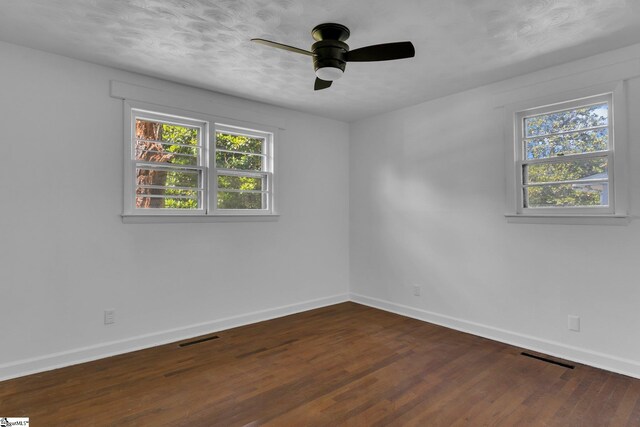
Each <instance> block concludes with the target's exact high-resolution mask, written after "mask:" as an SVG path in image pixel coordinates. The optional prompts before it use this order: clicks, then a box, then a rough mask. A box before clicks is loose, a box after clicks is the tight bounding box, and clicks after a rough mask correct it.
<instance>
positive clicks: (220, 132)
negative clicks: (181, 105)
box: [124, 104, 274, 216]
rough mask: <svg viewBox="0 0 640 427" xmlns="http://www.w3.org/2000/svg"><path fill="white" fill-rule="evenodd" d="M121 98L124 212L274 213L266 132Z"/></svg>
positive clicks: (269, 141)
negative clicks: (124, 101)
mask: <svg viewBox="0 0 640 427" xmlns="http://www.w3.org/2000/svg"><path fill="white" fill-rule="evenodd" d="M127 105H128V113H129V114H128V117H129V119H130V120H129V121H128V122H129V123H128V124H129V125H130V126H127V132H126V136H125V162H126V164H125V183H124V185H125V203H124V215H125V216H136V215H140V216H216V215H223V216H234V215H242V216H248V215H273V214H274V208H273V133H272V132H269V131H265V130H259V129H258V130H257V129H252V128H245V127H239V126H235V125H230V124H222V123H218V122H219V120H218V119H216V118H215V117H209V116H205V115H202V116H197V115H194V116H196V117H193V116H188V115H182V114H174V112H172V113H171V114H169V113H167V112H166V111H156V110H151V109H147V108H138V107H137V106H134V105H129V104H127Z"/></svg>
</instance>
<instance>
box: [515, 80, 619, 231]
mask: <svg viewBox="0 0 640 427" xmlns="http://www.w3.org/2000/svg"><path fill="white" fill-rule="evenodd" d="M603 104H606V106H607V113H608V117H607V122H606V125H604V124H601V125H598V126H595V127H582V128H571V129H568V130H566V131H563V130H560V131H554V132H553V133H546V134H545V133H543V134H538V135H536V134H532V135H527V134H526V132H525V129H524V127H525V120H526V119H530V118H535V117H542V116H544V115H550V114H562V113H563V112H574V111H575V110H578V109H580V108H588V107H591V106H593V108H594V109H595V108H597V106H601V105H603ZM504 111H505V113H506V115H505V128H506V129H507V131H506V132H505V140H506V141H505V143H506V144H507V150H508V152H509V153H510V155H509V156H508V158H507V160H506V163H505V164H506V168H507V174H506V180H507V182H506V189H507V194H506V206H507V213H506V214H505V217H507V219H508V220H509V222H526V223H556V224H626V223H627V222H628V212H627V203H628V194H627V191H628V187H627V167H626V163H627V156H626V152H627V146H628V141H627V132H626V96H625V83H624V81H619V82H613V83H607V84H601V85H597V86H593V87H587V88H584V89H580V90H573V91H568V92H560V93H555V94H551V95H547V96H545V97H541V98H536V99H532V100H525V101H521V102H517V103H513V104H511V105H508V106H505V107H504ZM509 129H510V131H509ZM584 132H604V133H606V134H608V146H607V147H606V149H596V150H593V151H589V152H587V151H581V152H567V153H564V152H561V153H555V154H553V153H551V154H548V155H543V156H539V157H536V156H535V155H532V154H531V153H530V152H528V151H527V148H526V144H527V143H528V142H531V144H532V145H531V147H535V143H534V142H535V141H534V140H538V141H537V143H539V144H542V142H541V141H542V140H543V139H544V138H545V137H547V138H549V137H551V138H558V137H563V136H567V138H569V139H571V136H572V134H573V135H574V136H575V134H578V133H584ZM565 134H566V135H565ZM550 147H551V145H550ZM576 162H583V163H584V162H592V163H595V162H600V163H601V164H604V165H605V166H604V167H605V168H606V173H602V174H595V175H592V176H585V177H580V178H579V179H575V178H573V179H568V180H566V181H553V180H550V181H544V180H542V181H530V180H529V179H528V178H529V177H528V176H527V171H528V170H529V168H534V169H533V170H536V169H535V168H538V169H537V170H538V171H540V170H545V168H547V170H553V168H558V169H560V168H562V167H568V166H569V165H570V164H574V163H576ZM535 187H539V188H542V187H546V188H549V187H556V188H559V187H564V188H565V189H569V188H571V189H576V191H580V189H584V191H585V192H586V191H592V192H593V193H596V191H595V190H594V189H595V188H597V189H598V191H599V192H600V193H598V194H600V202H599V203H600V204H597V205H593V206H588V205H579V204H578V205H576V206H568V205H559V206H553V205H552V204H548V205H544V204H538V205H536V203H529V201H528V199H527V195H528V194H529V191H531V192H535V190H531V189H533V188H535Z"/></svg>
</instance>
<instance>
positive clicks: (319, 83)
mask: <svg viewBox="0 0 640 427" xmlns="http://www.w3.org/2000/svg"><path fill="white" fill-rule="evenodd" d="M331 83H333V82H331V81H329V80H322V79H319V78H317V77H316V83H315V84H314V85H313V90H322V89H326V88H328V87H329V86H331Z"/></svg>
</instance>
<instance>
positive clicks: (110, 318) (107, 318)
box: [104, 310, 116, 325]
mask: <svg viewBox="0 0 640 427" xmlns="http://www.w3.org/2000/svg"><path fill="white" fill-rule="evenodd" d="M113 323H116V311H115V310H105V311H104V324H105V325H111V324H113Z"/></svg>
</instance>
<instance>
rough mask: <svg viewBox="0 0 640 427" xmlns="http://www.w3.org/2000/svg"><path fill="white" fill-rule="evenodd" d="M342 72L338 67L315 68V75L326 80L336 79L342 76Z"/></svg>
mask: <svg viewBox="0 0 640 427" xmlns="http://www.w3.org/2000/svg"><path fill="white" fill-rule="evenodd" d="M342 74H344V71H342V70H341V69H340V68H338V67H322V68H318V69H317V70H316V76H318V78H319V79H320V80H325V81H328V82H332V81H334V80H338V79H339V78H340V77H342Z"/></svg>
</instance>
